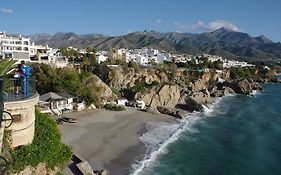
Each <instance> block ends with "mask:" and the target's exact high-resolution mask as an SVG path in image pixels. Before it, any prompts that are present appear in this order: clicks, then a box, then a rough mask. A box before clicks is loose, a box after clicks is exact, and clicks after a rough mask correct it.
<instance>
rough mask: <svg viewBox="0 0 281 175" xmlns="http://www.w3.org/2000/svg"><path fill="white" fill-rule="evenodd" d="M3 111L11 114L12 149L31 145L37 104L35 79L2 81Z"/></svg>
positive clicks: (37, 95) (37, 96)
mask: <svg viewBox="0 0 281 175" xmlns="http://www.w3.org/2000/svg"><path fill="white" fill-rule="evenodd" d="M2 84H3V94H2V98H3V102H4V110H5V111H7V112H9V113H11V115H12V116H13V123H12V125H11V126H10V127H9V128H8V129H10V130H11V132H12V134H11V135H12V147H18V146H21V145H27V144H30V143H32V140H33V137H34V129H35V105H36V104H37V103H38V102H39V94H38V93H37V91H36V80H35V79H27V78H25V79H22V80H20V81H18V79H13V78H12V79H5V78H4V79H2Z"/></svg>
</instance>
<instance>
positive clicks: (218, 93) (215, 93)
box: [211, 86, 235, 97]
mask: <svg viewBox="0 0 281 175" xmlns="http://www.w3.org/2000/svg"><path fill="white" fill-rule="evenodd" d="M234 93H235V92H234V90H233V89H231V88H230V87H225V86H223V87H221V88H218V87H217V86H214V87H213V88H212V90H211V96H212V97H222V96H225V95H227V94H234Z"/></svg>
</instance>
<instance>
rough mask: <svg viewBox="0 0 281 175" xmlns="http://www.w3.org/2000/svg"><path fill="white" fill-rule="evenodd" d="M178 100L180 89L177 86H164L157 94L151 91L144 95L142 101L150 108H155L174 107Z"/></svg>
mask: <svg viewBox="0 0 281 175" xmlns="http://www.w3.org/2000/svg"><path fill="white" fill-rule="evenodd" d="M179 98H180V89H179V87H178V86H177V85H164V86H163V87H161V88H160V90H159V91H158V92H157V91H156V90H152V91H151V92H150V93H148V94H146V95H145V96H144V97H143V98H142V100H143V101H144V102H145V104H146V105H147V106H150V107H151V108H156V107H157V106H167V107H175V105H176V104H177V103H178V101H179Z"/></svg>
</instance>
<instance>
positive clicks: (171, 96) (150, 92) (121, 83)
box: [103, 68, 275, 118]
mask: <svg viewBox="0 0 281 175" xmlns="http://www.w3.org/2000/svg"><path fill="white" fill-rule="evenodd" d="M260 72H261V71H260V70H256V73H255V77H258V78H242V77H239V76H237V75H234V74H233V73H232V72H231V71H230V70H229V69H226V70H223V71H221V70H220V71H218V70H212V71H206V72H200V73H198V72H196V71H195V72H188V71H186V70H181V69H177V70H175V71H173V72H172V73H171V72H163V71H159V70H157V69H143V70H139V71H136V70H135V69H130V68H129V69H127V70H124V69H122V68H115V69H114V70H111V71H109V72H107V74H106V76H104V75H103V76H104V77H106V78H105V80H104V81H105V82H106V84H108V85H109V87H110V88H111V89H118V90H119V91H120V92H121V95H122V96H123V97H125V98H127V99H129V100H142V101H144V103H145V104H146V106H147V111H148V112H151V113H154V114H167V115H172V116H174V117H176V118H184V117H186V116H187V112H192V111H202V110H203V108H204V107H203V106H204V105H205V106H208V104H210V103H212V102H213V100H214V98H216V97H222V96H225V95H227V94H243V95H249V94H251V93H252V92H253V91H259V90H262V87H261V86H260V85H259V83H260V82H275V79H272V78H271V79H269V78H268V77H272V75H263V74H262V75H263V76H261V73H260ZM271 74H272V73H271ZM273 74H274V73H273Z"/></svg>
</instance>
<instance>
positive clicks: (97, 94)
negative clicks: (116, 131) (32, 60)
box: [32, 64, 112, 104]
mask: <svg viewBox="0 0 281 175" xmlns="http://www.w3.org/2000/svg"><path fill="white" fill-rule="evenodd" d="M32 67H33V68H34V76H36V79H37V91H38V93H39V94H44V93H47V92H66V93H69V94H71V95H73V96H74V97H80V98H82V99H84V100H85V102H86V104H91V103H94V104H99V103H100V101H101V100H102V98H104V97H105V96H106V97H107V96H110V95H111V93H112V92H111V90H110V89H109V88H108V87H107V86H106V85H105V84H104V83H103V82H102V81H101V80H100V79H99V78H98V77H97V76H96V75H94V74H93V73H91V72H86V71H82V72H81V73H79V71H78V70H75V69H74V68H58V69H54V68H52V67H50V66H48V65H46V64H34V65H32Z"/></svg>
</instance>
